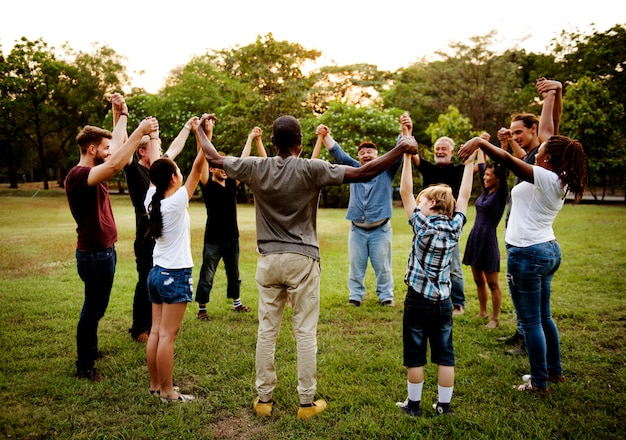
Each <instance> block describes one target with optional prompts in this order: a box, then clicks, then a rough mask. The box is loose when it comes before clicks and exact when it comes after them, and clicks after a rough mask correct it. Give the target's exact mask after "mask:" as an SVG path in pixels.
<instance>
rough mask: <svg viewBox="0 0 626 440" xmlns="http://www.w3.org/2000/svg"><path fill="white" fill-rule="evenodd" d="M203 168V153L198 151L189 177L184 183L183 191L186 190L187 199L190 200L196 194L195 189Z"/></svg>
mask: <svg viewBox="0 0 626 440" xmlns="http://www.w3.org/2000/svg"><path fill="white" fill-rule="evenodd" d="M205 166H206V159H205V158H204V152H203V151H202V150H198V154H196V159H195V160H194V161H193V165H192V167H191V171H190V172H189V177H187V180H186V181H185V189H186V190H187V195H188V196H189V199H191V197H193V194H194V193H195V192H196V187H197V186H198V182H199V181H200V175H201V174H202V170H203V168H204V167H205Z"/></svg>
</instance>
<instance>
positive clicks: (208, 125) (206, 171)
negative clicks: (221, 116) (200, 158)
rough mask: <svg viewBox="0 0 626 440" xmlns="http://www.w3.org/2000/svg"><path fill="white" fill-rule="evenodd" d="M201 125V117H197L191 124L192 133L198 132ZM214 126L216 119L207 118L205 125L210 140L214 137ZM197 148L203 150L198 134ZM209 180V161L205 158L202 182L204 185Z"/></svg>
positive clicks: (201, 176)
mask: <svg viewBox="0 0 626 440" xmlns="http://www.w3.org/2000/svg"><path fill="white" fill-rule="evenodd" d="M199 125H200V119H198V118H196V119H195V120H194V121H193V122H192V123H191V125H190V127H191V131H192V133H194V134H195V133H196V130H198V127H199ZM213 128H215V121H214V120H213V119H209V120H207V122H206V124H205V126H204V131H205V133H206V136H207V138H208V139H209V141H210V140H211V139H213ZM196 148H197V151H202V147H201V146H200V143H199V142H198V138H197V136H196ZM208 181H209V162H207V161H206V159H205V161H204V166H203V167H202V172H201V173H200V182H202V184H203V185H206V184H207V182H208Z"/></svg>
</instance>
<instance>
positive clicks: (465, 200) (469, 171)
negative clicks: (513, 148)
mask: <svg viewBox="0 0 626 440" xmlns="http://www.w3.org/2000/svg"><path fill="white" fill-rule="evenodd" d="M479 139H482V140H483V141H484V142H487V140H486V139H484V138H482V137H479ZM487 143H489V142H487ZM475 157H476V151H474V152H473V153H471V154H470V155H469V156H468V157H467V159H465V160H464V161H463V164H464V165H465V169H464V170H463V178H462V179H461V186H460V187H459V197H458V198H457V200H456V208H455V209H454V210H455V211H456V212H462V213H463V214H466V213H467V206H468V205H469V200H470V197H471V196H472V182H473V181H474V177H473V176H474V158H475Z"/></svg>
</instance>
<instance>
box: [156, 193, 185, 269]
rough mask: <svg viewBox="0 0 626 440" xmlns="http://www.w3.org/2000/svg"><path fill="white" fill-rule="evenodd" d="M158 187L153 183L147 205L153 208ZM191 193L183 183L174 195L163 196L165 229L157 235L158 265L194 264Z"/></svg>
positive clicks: (173, 266)
mask: <svg viewBox="0 0 626 440" xmlns="http://www.w3.org/2000/svg"><path fill="white" fill-rule="evenodd" d="M155 191H156V188H155V187H154V186H150V188H149V189H148V193H147V194H146V200H145V201H144V205H145V207H146V211H147V212H149V206H150V202H152V196H153V195H154V193H155ZM188 206H189V193H187V190H186V189H185V187H184V186H183V187H181V188H180V189H179V190H178V191H176V192H175V193H174V194H173V195H172V196H170V197H167V198H165V199H163V200H161V215H162V216H163V233H162V234H161V236H160V237H159V238H157V239H156V244H155V245H154V252H153V253H152V261H153V264H154V265H155V266H161V267H163V268H165V269H186V268H190V267H193V259H192V257H191V232H190V231H191V226H190V220H189V212H187V207H188Z"/></svg>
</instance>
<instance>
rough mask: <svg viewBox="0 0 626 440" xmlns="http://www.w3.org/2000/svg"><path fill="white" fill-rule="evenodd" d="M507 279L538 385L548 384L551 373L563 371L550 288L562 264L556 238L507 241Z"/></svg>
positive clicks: (535, 383)
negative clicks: (520, 243)
mask: <svg viewBox="0 0 626 440" xmlns="http://www.w3.org/2000/svg"><path fill="white" fill-rule="evenodd" d="M507 255H508V263H507V272H508V273H507V275H506V277H507V281H508V285H509V291H510V292H511V298H512V299H513V305H514V306H515V310H516V312H517V319H518V320H519V322H520V324H521V326H522V329H523V331H524V341H525V342H526V350H527V352H528V360H529V362H530V375H531V380H532V383H533V385H534V386H536V387H539V388H545V387H547V385H548V383H547V380H548V375H550V376H558V375H560V374H562V368H561V354H560V342H559V331H558V330H557V328H556V324H555V323H554V321H553V320H552V313H551V312H550V289H551V283H552V278H553V277H554V273H555V272H556V271H557V269H558V268H559V265H560V264H561V248H560V247H559V244H558V243H557V242H556V240H553V241H549V242H546V243H539V244H536V245H533V246H528V247H524V248H520V247H515V246H508V245H507Z"/></svg>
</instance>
